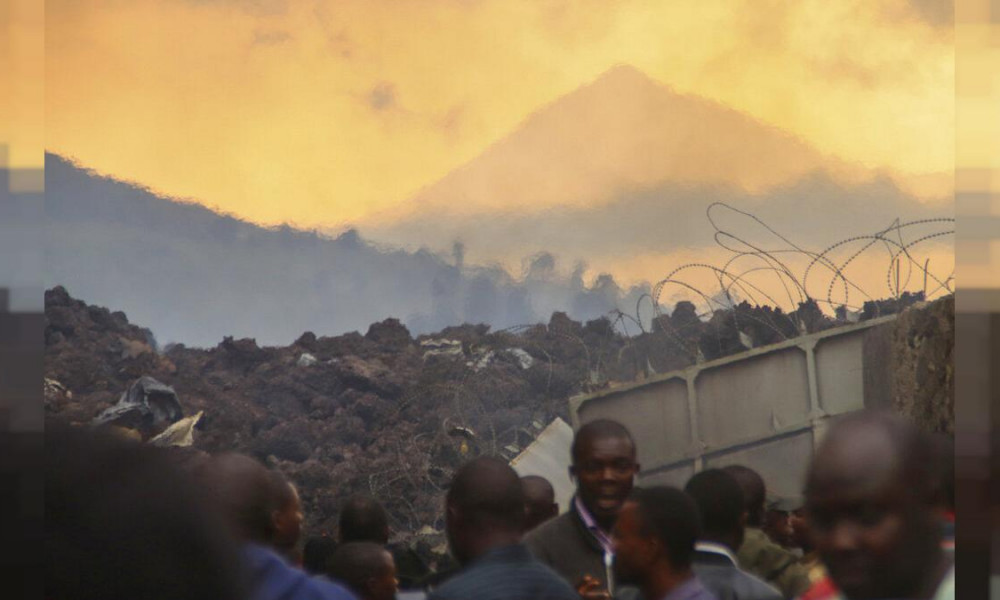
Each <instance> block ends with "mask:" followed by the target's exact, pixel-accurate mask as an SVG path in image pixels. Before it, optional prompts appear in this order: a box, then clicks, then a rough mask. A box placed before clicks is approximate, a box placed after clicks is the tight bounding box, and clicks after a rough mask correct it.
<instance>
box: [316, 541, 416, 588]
mask: <svg viewBox="0 0 1000 600" xmlns="http://www.w3.org/2000/svg"><path fill="white" fill-rule="evenodd" d="M326 574H327V575H329V576H330V577H332V578H333V579H336V580H337V581H340V582H343V583H344V584H346V585H347V587H349V588H350V589H351V591H353V592H354V593H355V594H357V596H358V598H360V599H361V600H393V599H394V598H395V597H396V592H397V591H398V589H399V580H398V579H396V563H395V562H394V561H393V559H392V554H390V553H389V551H388V550H386V549H385V547H383V546H381V545H379V544H376V543H374V542H348V543H346V544H342V545H340V546H339V547H338V548H337V549H336V551H334V553H333V556H331V557H330V559H329V561H328V564H327V569H326Z"/></svg>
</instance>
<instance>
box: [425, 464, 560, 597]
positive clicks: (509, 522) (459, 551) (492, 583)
mask: <svg viewBox="0 0 1000 600" xmlns="http://www.w3.org/2000/svg"><path fill="white" fill-rule="evenodd" d="M445 523H446V529H447V534H448V544H449V546H450V547H451V551H452V554H454V556H455V558H456V559H458V561H459V562H460V563H461V564H462V567H463V568H462V570H461V571H460V572H459V573H458V574H456V575H455V576H453V577H452V578H450V579H449V580H447V581H446V582H445V583H444V584H443V585H442V586H441V587H439V588H437V589H435V590H434V591H432V592H431V594H430V596H429V599H430V600H452V599H456V600H458V599H468V598H477V599H479V600H532V599H537V600H543V599H546V600H577V596H576V593H575V592H574V591H573V589H572V588H570V587H569V585H567V584H566V582H564V581H562V580H561V579H560V578H559V576H558V575H556V574H555V573H554V572H552V570H551V569H549V568H548V567H546V566H545V565H543V564H541V563H539V562H538V561H536V560H535V559H534V558H533V557H532V556H531V553H529V552H528V549H527V548H525V547H524V546H523V545H521V543H520V541H521V529H522V527H523V523H524V493H523V491H522V490H521V480H520V479H519V478H518V476H517V473H515V472H514V469H512V468H510V466H509V465H508V464H507V463H506V462H504V461H502V460H500V459H497V458H491V457H482V458H477V459H475V460H473V461H472V462H470V463H467V464H466V465H464V466H463V467H462V468H460V469H459V470H458V472H457V473H455V477H454V479H452V482H451V486H450V487H449V489H448V495H447V500H446V504H445Z"/></svg>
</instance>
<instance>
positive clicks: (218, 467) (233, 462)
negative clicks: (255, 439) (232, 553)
mask: <svg viewBox="0 0 1000 600" xmlns="http://www.w3.org/2000/svg"><path fill="white" fill-rule="evenodd" d="M202 477H203V480H204V484H205V486H206V488H207V489H208V490H209V491H210V493H211V496H212V497H213V499H214V500H215V503H216V505H217V506H218V507H219V509H220V510H221V512H222V514H223V515H224V516H225V518H226V520H227V522H228V524H229V526H230V529H231V531H232V533H233V535H234V537H235V538H236V539H237V540H239V541H240V543H241V557H242V565H241V566H242V567H243V571H244V576H245V578H246V580H247V582H248V584H249V587H250V590H251V593H250V599H251V600H355V598H354V595H353V594H351V593H350V592H349V591H348V590H347V589H346V588H344V587H342V586H340V585H338V584H336V583H333V582H329V581H322V580H320V579H316V578H313V577H310V576H309V575H307V574H306V573H305V572H303V571H301V570H300V569H297V568H296V567H294V566H292V565H291V564H289V563H288V562H287V561H286V560H285V559H284V558H283V557H282V556H281V555H280V554H279V553H278V552H277V551H276V549H275V548H274V547H273V546H271V545H270V544H272V543H273V542H274V540H275V539H276V528H277V527H279V524H278V522H277V518H276V517H277V516H278V515H280V513H281V509H282V504H283V499H284V498H283V496H282V494H279V493H276V490H275V486H274V478H273V475H272V474H271V473H270V472H269V471H268V470H267V468H265V467H264V465H262V464H260V463H259V462H257V461H255V460H253V459H252V458H250V457H248V456H243V455H241V454H224V455H221V456H218V457H216V458H214V459H213V460H212V461H211V462H210V463H209V464H208V465H207V467H206V468H205V470H204V471H203V473H202Z"/></svg>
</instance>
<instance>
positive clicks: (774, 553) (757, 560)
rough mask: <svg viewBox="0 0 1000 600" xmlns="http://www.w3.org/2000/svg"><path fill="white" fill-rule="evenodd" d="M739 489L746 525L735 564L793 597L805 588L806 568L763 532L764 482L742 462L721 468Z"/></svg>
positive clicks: (765, 497)
mask: <svg viewBox="0 0 1000 600" xmlns="http://www.w3.org/2000/svg"><path fill="white" fill-rule="evenodd" d="M722 470H723V471H725V472H726V473H728V474H729V475H730V476H732V477H733V479H735V480H736V482H737V483H738V484H739V485H740V488H741V489H742V490H743V502H744V510H745V512H746V529H745V530H744V535H743V543H742V544H741V545H740V547H739V550H738V551H737V553H736V558H737V561H738V562H739V566H740V568H742V569H745V570H746V571H748V572H750V573H753V574H754V575H756V576H757V577H760V578H761V579H763V580H764V581H766V582H767V583H769V584H771V585H773V586H774V587H776V588H778V590H780V591H781V593H782V595H784V596H785V598H795V597H797V596H799V595H800V594H802V593H804V592H805V591H806V590H808V589H809V585H810V581H809V572H808V571H807V570H806V568H805V567H804V566H803V565H802V564H801V563H800V562H799V557H798V556H796V555H795V554H794V553H793V552H792V551H791V550H789V549H787V548H784V547H782V546H781V545H780V544H778V543H776V542H775V541H773V540H772V539H770V538H769V537H767V534H766V533H764V530H763V529H762V527H763V525H764V516H765V501H766V499H767V486H766V485H765V484H764V479H763V478H762V477H761V476H760V474H759V473H757V471H754V470H753V469H751V468H749V467H746V466H744V465H732V466H728V467H724V468H723V469H722Z"/></svg>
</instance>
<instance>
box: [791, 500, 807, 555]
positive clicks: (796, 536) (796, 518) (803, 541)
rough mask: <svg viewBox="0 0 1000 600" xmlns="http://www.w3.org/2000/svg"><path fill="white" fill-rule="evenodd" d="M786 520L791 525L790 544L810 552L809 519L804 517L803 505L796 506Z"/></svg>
mask: <svg viewBox="0 0 1000 600" xmlns="http://www.w3.org/2000/svg"><path fill="white" fill-rule="evenodd" d="M788 522H789V524H790V525H791V526H792V545H793V546H795V547H796V548H802V550H803V551H804V552H812V549H813V547H812V541H811V540H810V537H809V521H808V520H807V519H806V509H805V507H802V508H797V509H795V510H793V511H792V514H791V516H789V517H788Z"/></svg>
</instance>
